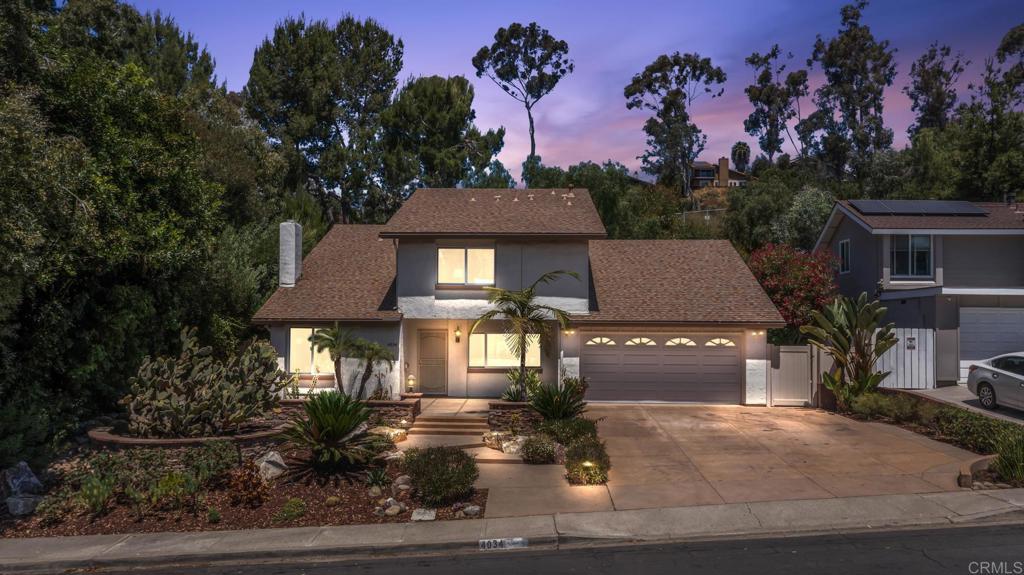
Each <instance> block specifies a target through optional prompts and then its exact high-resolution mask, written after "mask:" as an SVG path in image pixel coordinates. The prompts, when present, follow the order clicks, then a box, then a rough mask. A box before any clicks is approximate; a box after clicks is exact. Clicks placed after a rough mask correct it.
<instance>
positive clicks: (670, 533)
mask: <svg viewBox="0 0 1024 575" xmlns="http://www.w3.org/2000/svg"><path fill="white" fill-rule="evenodd" d="M1022 514H1024V489H1007V490H997V491H987V492H983V491H960V492H952V493H935V494H924V495H922V494H911V495H879V496H872V497H847V498H833V499H824V500H798V501H772V502H754V503H731V504H724V505H703V506H693V507H668V508H659V509H638V510H631V511H602V512H594V513H557V512H552V513H548V514H544V515H536V516H531V517H517V518H486V519H477V520H463V521H449V522H439V523H399V524H386V525H352V526H344V527H303V528H294V529H256V530H248V531H208V532H198V533H152V534H139V535H94V536H87V537H58V538H39V539H4V540H0V572H3V573H16V572H41V573H52V572H58V571H64V570H69V569H90V568H102V567H109V568H115V567H117V568H132V567H142V566H147V565H149V566H152V565H159V564H165V565H166V564H170V563H178V564H181V563H189V562H196V563H198V562H202V563H216V562H227V561H240V560H244V561H248V562H253V561H256V562H258V561H270V560H280V559H283V558H289V557H292V558H298V557H309V558H312V557H318V556H319V557H323V556H333V557H337V556H340V555H347V554H351V555H365V554H369V553H401V552H426V551H434V552H437V551H453V550H467V551H468V550H473V549H477V548H478V547H479V540H480V539H484V538H503V537H523V538H526V539H527V540H528V543H529V545H530V546H531V547H535V546H544V545H547V546H552V545H559V546H561V545H567V544H572V543H580V542H585V543H590V542H595V541H603V542H612V541H656V540H688V539H707V538H715V537H727V536H728V537H736V536H767V535H799V534H807V533H821V532H828V531H856V530H865V529H879V528H883V529H884V528H897V527H910V526H938V525H954V524H965V523H972V522H978V521H982V520H985V521H1011V522H1015V523H1016V522H1024V518H1022Z"/></svg>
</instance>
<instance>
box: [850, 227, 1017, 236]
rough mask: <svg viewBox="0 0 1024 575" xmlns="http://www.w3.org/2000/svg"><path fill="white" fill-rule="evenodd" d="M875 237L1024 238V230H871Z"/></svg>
mask: <svg viewBox="0 0 1024 575" xmlns="http://www.w3.org/2000/svg"><path fill="white" fill-rule="evenodd" d="M868 229H869V230H870V231H871V233H872V234H873V235H876V236H882V235H907V234H912V235H915V236H1024V229H1019V230H1008V229H987V228H986V229H965V228H952V229H950V228H933V229H915V228H878V229H874V230H872V229H870V228H868Z"/></svg>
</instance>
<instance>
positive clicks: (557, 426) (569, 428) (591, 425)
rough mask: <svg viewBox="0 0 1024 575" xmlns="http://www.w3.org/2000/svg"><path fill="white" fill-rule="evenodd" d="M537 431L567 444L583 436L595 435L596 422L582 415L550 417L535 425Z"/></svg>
mask: <svg viewBox="0 0 1024 575" xmlns="http://www.w3.org/2000/svg"><path fill="white" fill-rule="evenodd" d="M537 431H539V432H541V433H544V434H546V435H548V436H550V437H551V438H552V439H554V440H555V441H557V442H558V443H561V444H562V445H569V444H571V443H573V442H575V441H576V440H578V439H581V438H584V437H597V422H596V421H594V420H593V419H586V418H584V417H574V418H572V419H552V420H549V421H544V422H542V423H541V424H540V425H539V426H537Z"/></svg>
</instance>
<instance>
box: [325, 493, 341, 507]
mask: <svg viewBox="0 0 1024 575" xmlns="http://www.w3.org/2000/svg"><path fill="white" fill-rule="evenodd" d="M340 503H341V498H340V497H337V496H335V495H332V496H330V497H328V498H327V499H326V500H324V505H326V506H327V507H337V506H338V504H340Z"/></svg>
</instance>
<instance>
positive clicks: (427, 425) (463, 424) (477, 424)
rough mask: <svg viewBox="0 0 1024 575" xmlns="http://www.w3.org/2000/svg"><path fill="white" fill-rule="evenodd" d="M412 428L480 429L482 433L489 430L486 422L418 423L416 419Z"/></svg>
mask: <svg viewBox="0 0 1024 575" xmlns="http://www.w3.org/2000/svg"><path fill="white" fill-rule="evenodd" d="M413 427H414V428H416V427H423V428H430V427H451V428H459V429H461V428H467V429H470V428H472V429H481V430H483V431H487V430H488V429H490V428H489V427H488V426H487V422H486V421H420V420H419V419H417V420H416V422H415V423H413Z"/></svg>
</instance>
